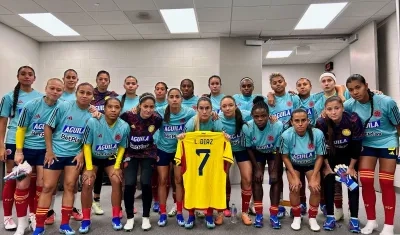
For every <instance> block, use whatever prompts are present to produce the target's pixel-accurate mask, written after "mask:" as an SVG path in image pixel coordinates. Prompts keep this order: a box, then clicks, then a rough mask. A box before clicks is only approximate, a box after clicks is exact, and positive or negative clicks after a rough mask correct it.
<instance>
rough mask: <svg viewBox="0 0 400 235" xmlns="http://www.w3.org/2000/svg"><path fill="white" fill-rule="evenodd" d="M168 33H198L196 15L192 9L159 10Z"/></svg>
mask: <svg viewBox="0 0 400 235" xmlns="http://www.w3.org/2000/svg"><path fill="white" fill-rule="evenodd" d="M160 12H161V15H162V17H163V18H164V21H165V23H166V24H167V26H168V29H169V32H170V33H198V32H199V28H198V26H197V20H196V14H195V13H194V9H193V8H187V9H161V10H160Z"/></svg>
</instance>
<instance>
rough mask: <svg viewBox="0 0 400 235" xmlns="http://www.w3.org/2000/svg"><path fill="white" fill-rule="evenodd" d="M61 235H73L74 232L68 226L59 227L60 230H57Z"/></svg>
mask: <svg viewBox="0 0 400 235" xmlns="http://www.w3.org/2000/svg"><path fill="white" fill-rule="evenodd" d="M58 231H59V232H60V233H61V234H65V235H75V230H73V229H72V228H71V226H69V224H62V225H60V229H59V230H58Z"/></svg>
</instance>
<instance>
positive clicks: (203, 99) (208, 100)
mask: <svg viewBox="0 0 400 235" xmlns="http://www.w3.org/2000/svg"><path fill="white" fill-rule="evenodd" d="M201 101H207V102H208V103H210V105H211V108H212V102H211V100H210V98H208V97H206V96H202V97H200V98H199V100H197V105H196V107H199V104H200V102H201Z"/></svg>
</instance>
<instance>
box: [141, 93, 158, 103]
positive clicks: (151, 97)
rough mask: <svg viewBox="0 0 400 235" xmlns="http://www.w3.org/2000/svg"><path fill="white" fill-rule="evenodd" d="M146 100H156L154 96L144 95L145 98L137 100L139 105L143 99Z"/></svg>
mask: <svg viewBox="0 0 400 235" xmlns="http://www.w3.org/2000/svg"><path fill="white" fill-rule="evenodd" d="M146 98H150V99H152V100H156V98H154V96H153V95H150V94H149V95H145V96H143V97H142V98H140V99H139V103H140V102H142V101H143V100H144V99H146Z"/></svg>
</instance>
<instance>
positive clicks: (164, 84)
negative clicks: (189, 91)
mask: <svg viewBox="0 0 400 235" xmlns="http://www.w3.org/2000/svg"><path fill="white" fill-rule="evenodd" d="M158 84H161V85H163V86H164V87H165V90H168V86H167V84H166V83H165V82H157V83H156V85H155V86H154V89H156V87H157V85H158Z"/></svg>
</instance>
